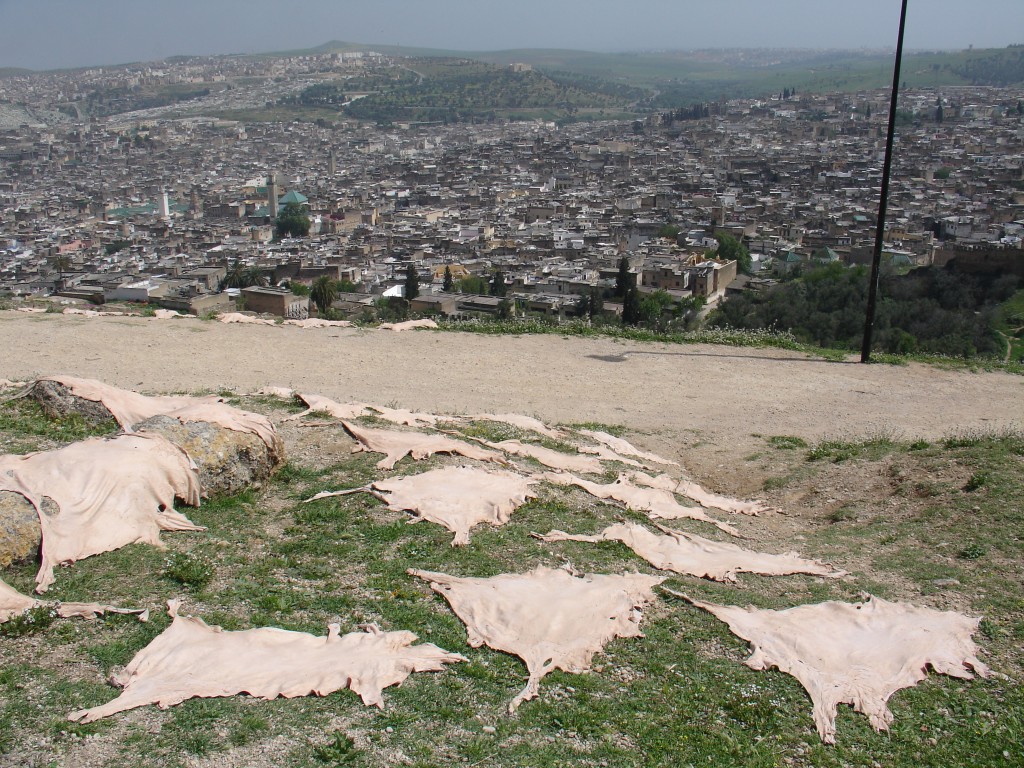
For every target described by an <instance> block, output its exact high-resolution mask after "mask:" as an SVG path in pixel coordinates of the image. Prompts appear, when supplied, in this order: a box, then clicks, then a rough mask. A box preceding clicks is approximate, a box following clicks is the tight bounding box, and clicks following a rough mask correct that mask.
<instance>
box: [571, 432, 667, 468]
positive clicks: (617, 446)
mask: <svg viewBox="0 0 1024 768" xmlns="http://www.w3.org/2000/svg"><path fill="white" fill-rule="evenodd" d="M580 434H581V435H586V436H587V437H589V438H590V439H591V440H595V441H597V442H598V443H601V445H604V446H606V447H608V448H611V449H612V450H613V451H615V452H616V453H621V454H625V455H626V456H636V457H637V458H638V459H643V460H644V461H652V462H654V463H655V464H672V465H675V466H679V462H676V461H672V460H670V459H663V458H662V457H661V456H658V454H656V453H650V452H648V451H642V450H640V449H639V448H637V447H636V446H634V445H633V444H632V443H630V442H629V441H627V440H623V439H622V438H621V437H615V435H609V434H608V433H607V432H601V431H600V430H592V429H581V430H580Z"/></svg>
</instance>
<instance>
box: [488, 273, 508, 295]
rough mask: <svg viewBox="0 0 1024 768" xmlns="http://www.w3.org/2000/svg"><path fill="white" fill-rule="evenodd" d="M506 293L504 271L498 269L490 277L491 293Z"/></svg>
mask: <svg viewBox="0 0 1024 768" xmlns="http://www.w3.org/2000/svg"><path fill="white" fill-rule="evenodd" d="M506 293H508V285H507V284H506V283H505V273H504V272H502V271H501V270H500V269H499V270H498V271H497V272H495V273H494V277H493V278H491V295H492V296H504V295H505V294H506Z"/></svg>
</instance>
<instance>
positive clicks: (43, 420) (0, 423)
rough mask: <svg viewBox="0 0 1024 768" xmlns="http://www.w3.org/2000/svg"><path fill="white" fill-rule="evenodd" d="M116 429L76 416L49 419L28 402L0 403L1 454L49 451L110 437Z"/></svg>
mask: <svg viewBox="0 0 1024 768" xmlns="http://www.w3.org/2000/svg"><path fill="white" fill-rule="evenodd" d="M119 429H120V427H118V425H117V422H115V421H114V420H113V419H108V420H107V421H105V422H103V423H101V424H93V423H91V422H89V421H88V420H86V419H84V418H82V417H81V416H79V415H78V414H76V413H73V414H70V415H69V416H67V417H66V418H63V419H51V418H49V417H48V416H47V415H46V414H45V413H44V412H43V409H42V408H41V407H40V405H39V404H38V403H36V402H35V401H33V400H29V399H28V398H19V399H15V400H8V401H7V402H2V403H0V450H3V452H5V453H28V452H30V451H33V450H38V449H40V448H43V447H46V448H52V447H55V446H56V445H65V444H67V443H73V442H77V441H79V440H84V439H85V438H87V437H95V436H101V435H110V434H114V433H115V432H117V431H119Z"/></svg>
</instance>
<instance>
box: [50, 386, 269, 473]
mask: <svg viewBox="0 0 1024 768" xmlns="http://www.w3.org/2000/svg"><path fill="white" fill-rule="evenodd" d="M39 380H40V381H55V382H57V383H58V384H61V385H63V386H65V387H67V388H68V389H69V390H71V392H72V394H74V395H75V396H76V397H81V398H83V399H85V400H92V401H94V402H99V403H103V406H104V407H105V408H106V409H107V410H108V411H110V413H111V414H112V415H113V417H114V419H115V420H116V421H117V423H118V424H120V425H121V426H122V427H124V428H125V429H126V430H131V428H132V426H133V425H135V424H138V423H139V422H141V421H145V420H146V419H148V418H151V417H153V416H169V417H170V418H174V419H177V420H178V421H181V422H188V421H205V422H209V423H211V424H216V425H217V426H219V427H223V428H224V429H230V430H232V431H233V432H248V433H251V434H254V435H256V436H257V437H259V438H260V440H262V441H263V442H264V444H265V445H266V446H267V448H268V449H269V450H270V452H271V454H272V455H274V456H281V455H282V453H283V450H284V446H283V444H282V442H281V438H280V437H278V435H277V431H276V430H275V429H274V425H273V424H271V423H270V419H268V418H267V417H266V416H261V415H260V414H258V413H250V412H248V411H243V410H240V409H238V408H235V407H233V406H231V405H229V404H227V403H225V402H224V401H223V400H222V399H221V398H219V397H217V396H216V395H207V396H205V397H191V396H189V395H177V396H159V397H150V396H149V395H140V394H139V393H138V392H132V391H131V390H127V389H119V388H118V387H113V386H111V385H109V384H104V383H103V382H101V381H95V380H93V379H80V378H78V377H76V376H44V377H42V378H41V379H39Z"/></svg>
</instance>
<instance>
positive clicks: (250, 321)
mask: <svg viewBox="0 0 1024 768" xmlns="http://www.w3.org/2000/svg"><path fill="white" fill-rule="evenodd" d="M217 320H219V321H220V322H222V323H240V324H242V325H277V321H276V320H270V319H269V318H265V317H253V316H252V315H243V314H242V313H241V312H223V313H221V314H219V315H217Z"/></svg>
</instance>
